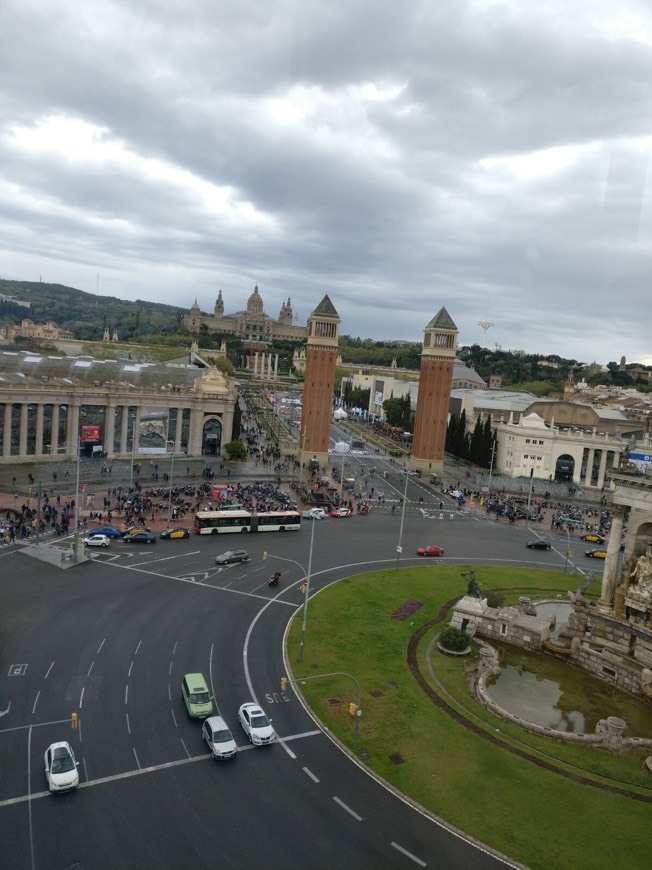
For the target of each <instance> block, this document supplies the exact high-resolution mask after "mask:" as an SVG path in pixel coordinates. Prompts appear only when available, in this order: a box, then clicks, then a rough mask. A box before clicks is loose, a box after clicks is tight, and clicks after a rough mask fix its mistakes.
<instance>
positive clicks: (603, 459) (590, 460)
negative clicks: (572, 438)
mask: <svg viewBox="0 0 652 870" xmlns="http://www.w3.org/2000/svg"><path fill="white" fill-rule="evenodd" d="M586 450H587V459H586V469H585V471H584V480H582V484H583V485H584V486H585V487H589V486H591V485H592V480H593V465H594V463H595V454H596V450H597V451H598V453H600V465H599V467H598V481H597V484H596V486H597V488H598V489H602V487H603V486H604V479H605V474H606V471H607V454H608V453H609V450H608V449H606V448H604V447H587V448H586ZM611 452H612V453H613V455H614V458H615V455H616V453H615V451H614V450H612V451H611Z"/></svg>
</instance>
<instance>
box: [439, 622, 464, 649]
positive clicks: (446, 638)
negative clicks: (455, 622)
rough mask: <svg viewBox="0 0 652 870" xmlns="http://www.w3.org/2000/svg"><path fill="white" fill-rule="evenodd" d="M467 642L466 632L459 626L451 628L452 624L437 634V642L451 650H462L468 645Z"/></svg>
mask: <svg viewBox="0 0 652 870" xmlns="http://www.w3.org/2000/svg"><path fill="white" fill-rule="evenodd" d="M469 642H470V638H469V636H468V634H467V633H466V632H465V631H462V629H461V628H453V626H452V625H449V626H448V628H445V629H444V630H443V631H442V633H441V634H440V635H439V643H440V644H441V645H442V646H443V647H444V649H449V650H451V652H462V651H463V650H465V649H466V648H467V647H468V645H469Z"/></svg>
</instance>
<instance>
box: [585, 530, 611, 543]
mask: <svg viewBox="0 0 652 870" xmlns="http://www.w3.org/2000/svg"><path fill="white" fill-rule="evenodd" d="M580 538H581V539H582V540H583V541H587V542H588V543H590V544H604V542H605V540H606V539H605V536H604V535H600V534H598V533H597V532H588V533H587V534H586V535H580Z"/></svg>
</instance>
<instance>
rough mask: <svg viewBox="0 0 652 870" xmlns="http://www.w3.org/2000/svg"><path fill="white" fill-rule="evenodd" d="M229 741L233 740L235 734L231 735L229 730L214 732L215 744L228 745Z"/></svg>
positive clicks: (222, 729)
mask: <svg viewBox="0 0 652 870" xmlns="http://www.w3.org/2000/svg"><path fill="white" fill-rule="evenodd" d="M227 740H233V734H231V732H230V731H229V729H228V728H221V729H220V730H219V731H213V743H226V742H227Z"/></svg>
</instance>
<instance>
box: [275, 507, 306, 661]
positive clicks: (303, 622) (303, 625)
mask: <svg viewBox="0 0 652 870" xmlns="http://www.w3.org/2000/svg"><path fill="white" fill-rule="evenodd" d="M318 522H319V520H312V529H311V530H310V551H309V553H308V570H307V571H306V570H305V568H304V567H303V565H302V564H301V562H297V560H296V559H288V558H287V556H276V555H275V554H274V553H265V554H264V557H263V558H268V557H270V556H271V557H273V558H274V559H280V561H281V562H292V564H293V565H296V566H297V567H298V568H299V570H300V571H301V572H302V573H303V575H304V578H305V588H304V590H303V615H302V617H301V641H300V643H299V661H300V662H302V661H303V647H304V645H305V641H306V623H307V622H308V597H309V596H310V578H311V574H312V548H313V545H314V542H315V524H316V523H318Z"/></svg>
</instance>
